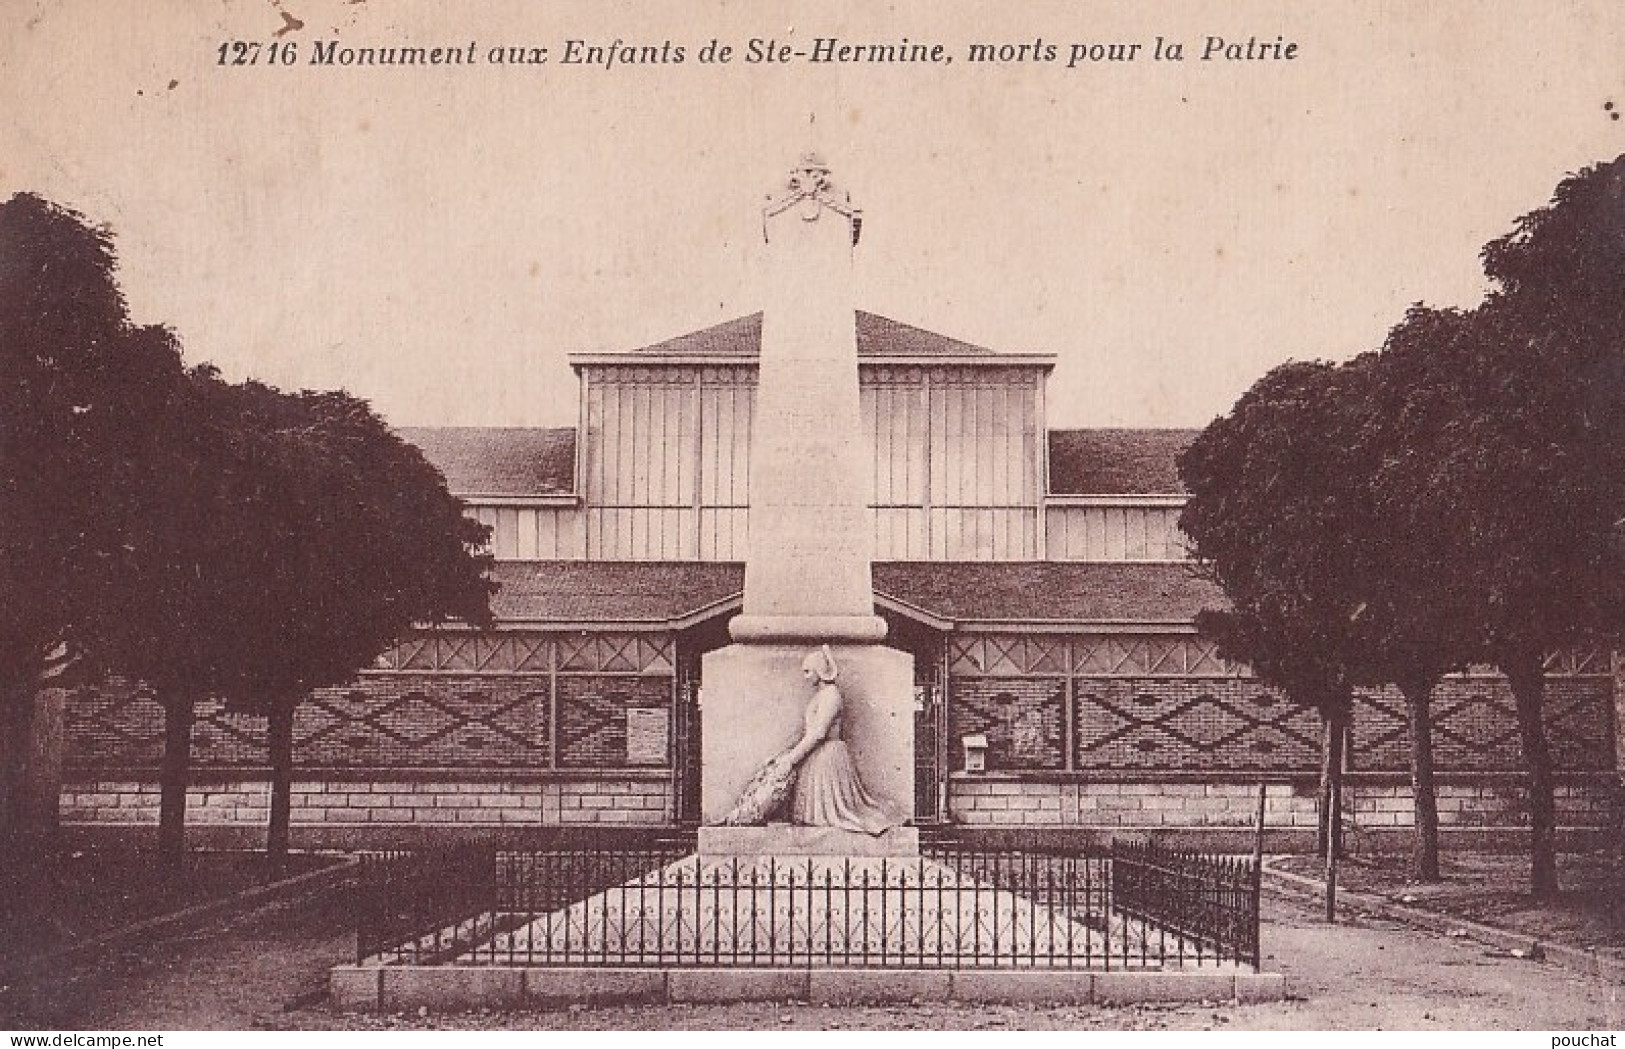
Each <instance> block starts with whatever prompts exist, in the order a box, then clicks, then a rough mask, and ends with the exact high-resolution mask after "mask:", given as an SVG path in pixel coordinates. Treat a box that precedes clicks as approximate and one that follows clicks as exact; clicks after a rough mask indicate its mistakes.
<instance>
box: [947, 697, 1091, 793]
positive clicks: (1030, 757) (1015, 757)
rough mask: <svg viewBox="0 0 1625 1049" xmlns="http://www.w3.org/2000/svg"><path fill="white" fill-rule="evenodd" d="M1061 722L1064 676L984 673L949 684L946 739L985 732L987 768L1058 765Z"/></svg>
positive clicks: (1062, 752)
mask: <svg viewBox="0 0 1625 1049" xmlns="http://www.w3.org/2000/svg"><path fill="white" fill-rule="evenodd" d="M1065 721H1066V682H1065V681H1061V680H1056V679H1054V678H1017V677H1008V678H1006V677H987V678H960V679H955V680H952V681H950V683H949V699H948V732H949V738H950V739H951V740H955V741H957V740H960V739H962V738H964V737H965V736H967V735H975V734H978V733H982V734H985V735H986V736H987V740H988V756H987V760H988V768H990V769H1000V770H1003V769H1058V768H1062V767H1063V766H1064V763H1065V760H1066V750H1065V747H1066V735H1065Z"/></svg>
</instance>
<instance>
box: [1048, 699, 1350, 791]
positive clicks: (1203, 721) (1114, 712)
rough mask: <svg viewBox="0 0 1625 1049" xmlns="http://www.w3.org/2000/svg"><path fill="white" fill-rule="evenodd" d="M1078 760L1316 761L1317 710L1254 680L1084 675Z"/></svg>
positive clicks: (1266, 764) (1112, 763)
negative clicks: (1305, 707) (1292, 701)
mask: <svg viewBox="0 0 1625 1049" xmlns="http://www.w3.org/2000/svg"><path fill="white" fill-rule="evenodd" d="M1074 694H1075V697H1076V698H1075V701H1076V703H1077V730H1076V731H1077V767H1078V768H1079V769H1083V770H1086V771H1088V770H1094V769H1113V770H1129V769H1133V770H1140V769H1146V770H1151V769H1168V768H1177V769H1180V770H1182V771H1187V770H1188V771H1206V770H1223V771H1235V772H1240V771H1263V770H1276V769H1282V768H1292V769H1301V768H1314V767H1315V766H1316V764H1317V763H1318V755H1319V749H1320V727H1319V722H1318V720H1317V718H1316V717H1315V715H1314V714H1313V713H1311V712H1308V711H1305V710H1302V709H1301V708H1297V707H1294V706H1292V705H1291V704H1289V703H1287V702H1286V701H1285V700H1284V699H1282V698H1281V696H1280V695H1279V694H1278V693H1276V692H1275V691H1274V690H1272V689H1268V688H1265V687H1263V686H1262V685H1259V684H1257V683H1256V682H1252V681H1226V680H1200V679H1198V680H1188V681H1169V680H1159V679H1132V678H1079V679H1078V680H1077V682H1076V685H1075V693H1074Z"/></svg>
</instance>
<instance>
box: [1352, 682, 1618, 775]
mask: <svg viewBox="0 0 1625 1049" xmlns="http://www.w3.org/2000/svg"><path fill="white" fill-rule="evenodd" d="M1612 702H1613V683H1612V681H1611V679H1609V678H1603V677H1568V678H1565V677H1556V676H1549V677H1548V678H1547V679H1546V696H1545V707H1544V710H1543V713H1544V715H1545V721H1546V734H1547V741H1548V743H1549V745H1550V746H1551V751H1552V761H1553V763H1554V764H1555V765H1556V767H1557V768H1559V769H1563V770H1566V771H1575V772H1602V771H1607V770H1608V769H1610V768H1612V767H1613V761H1614V753H1613V742H1612V741H1611V740H1610V739H1609V738H1608V730H1609V722H1610V717H1609V710H1608V707H1609V706H1610V704H1611V703H1612ZM1431 711H1432V714H1433V754H1434V762H1435V764H1436V765H1437V766H1438V768H1439V770H1440V771H1441V772H1455V771H1469V770H1471V771H1486V772H1489V771H1493V772H1517V771H1520V770H1522V768H1523V743H1522V740H1521V739H1520V737H1519V735H1518V722H1517V714H1516V707H1515V705H1514V703H1513V700H1512V689H1511V688H1510V687H1509V686H1508V685H1507V683H1506V681H1505V680H1504V679H1502V678H1488V677H1449V678H1446V679H1445V680H1444V681H1442V682H1440V683H1439V687H1438V688H1436V689H1435V690H1434V692H1433V703H1432V706H1431ZM1350 765H1351V766H1352V767H1353V768H1355V769H1358V770H1360V771H1362V772H1403V771H1405V770H1407V769H1408V768H1410V715H1409V714H1408V712H1407V711H1406V707H1405V700H1404V697H1402V696H1401V695H1400V694H1399V692H1398V691H1397V690H1395V689H1382V690H1380V691H1379V690H1362V691H1361V692H1360V693H1359V695H1358V696H1357V698H1356V703H1355V708H1354V731H1353V739H1352V742H1351V744H1350Z"/></svg>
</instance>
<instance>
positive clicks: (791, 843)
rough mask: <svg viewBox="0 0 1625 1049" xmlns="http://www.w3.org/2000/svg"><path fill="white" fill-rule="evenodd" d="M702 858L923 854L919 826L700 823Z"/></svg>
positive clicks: (699, 849)
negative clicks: (877, 830)
mask: <svg viewBox="0 0 1625 1049" xmlns="http://www.w3.org/2000/svg"><path fill="white" fill-rule="evenodd" d="M698 851H699V854H700V857H701V858H702V859H726V858H728V857H730V856H738V857H740V858H742V859H751V858H755V857H766V856H775V857H785V856H794V857H809V856H816V857H825V858H837V859H838V858H842V857H899V858H901V857H906V858H910V859H917V858H918V857H919V855H920V831H919V828H917V827H893V828H891V829H890V830H888V831H886V832H885V833H883V834H872V835H871V834H862V833H859V832H856V831H850V830H841V829H839V828H837V827H798V826H792V825H790V824H786V823H780V824H769V825H767V826H765V827H701V828H700V830H699V848H698Z"/></svg>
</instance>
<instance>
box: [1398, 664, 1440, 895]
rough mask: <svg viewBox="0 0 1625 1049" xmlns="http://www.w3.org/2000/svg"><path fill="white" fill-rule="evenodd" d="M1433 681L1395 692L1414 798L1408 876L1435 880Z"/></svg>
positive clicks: (1410, 683)
mask: <svg viewBox="0 0 1625 1049" xmlns="http://www.w3.org/2000/svg"><path fill="white" fill-rule="evenodd" d="M1434 683H1435V680H1434V679H1429V680H1426V681H1402V682H1400V683H1399V690H1400V692H1401V693H1402V694H1403V695H1404V696H1405V706H1406V708H1407V709H1408V710H1409V712H1410V720H1411V796H1412V798H1413V799H1414V804H1415V815H1414V817H1413V820H1412V822H1413V824H1414V827H1413V837H1412V842H1413V846H1412V850H1411V877H1412V878H1413V879H1414V880H1416V881H1418V882H1435V881H1439V880H1440V878H1439V796H1438V789H1437V787H1436V786H1435V783H1434V776H1433V710H1432V702H1433V686H1434Z"/></svg>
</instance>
